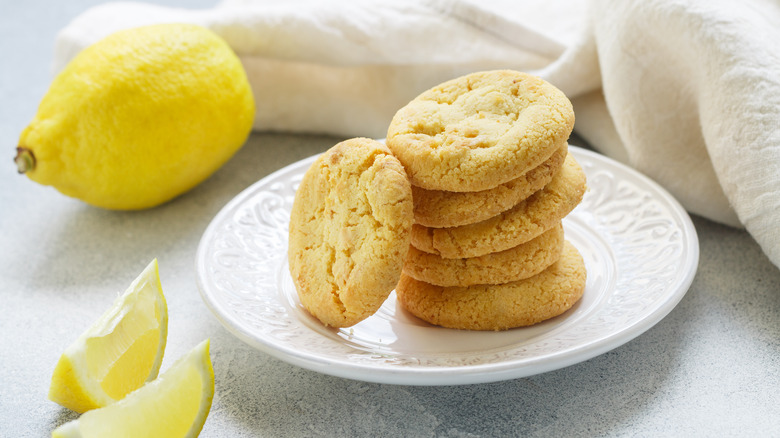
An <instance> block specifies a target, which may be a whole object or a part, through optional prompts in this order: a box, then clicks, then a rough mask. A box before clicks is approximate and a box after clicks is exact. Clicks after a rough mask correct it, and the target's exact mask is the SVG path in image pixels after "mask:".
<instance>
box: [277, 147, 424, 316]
mask: <svg viewBox="0 0 780 438" xmlns="http://www.w3.org/2000/svg"><path fill="white" fill-rule="evenodd" d="M413 220H414V219H413V212H412V188H411V186H410V184H409V180H408V179H407V178H406V174H405V173H404V169H403V167H401V164H400V163H399V162H398V160H397V159H396V158H395V157H393V155H392V154H391V153H390V150H389V149H387V147H386V146H385V145H383V144H382V143H379V142H377V141H374V140H371V139H367V138H354V139H350V140H346V141H343V142H341V143H339V144H337V145H335V146H333V147H332V148H330V149H329V150H328V151H327V152H325V153H324V154H322V155H321V156H320V157H319V158H317V160H316V161H314V163H313V164H312V165H311V166H310V167H309V169H308V170H307V171H306V173H305V174H304V176H303V180H302V181H301V184H300V185H299V186H298V190H297V191H296V193H295V200H294V201H293V206H292V211H291V213H290V230H289V243H288V261H289V264H290V274H291V276H292V279H293V282H294V283H295V287H296V290H297V292H298V297H299V298H300V300H301V304H303V306H304V307H305V308H306V309H307V310H308V311H309V312H310V313H311V314H312V315H314V316H315V317H316V318H317V319H319V320H320V321H321V322H322V323H323V324H325V325H327V326H330V327H349V326H351V325H354V324H356V323H358V322H360V321H362V320H363V319H365V318H367V317H368V316H370V315H372V314H373V313H374V312H376V311H377V309H379V307H380V306H381V305H382V303H383V302H384V301H385V299H387V296H388V295H390V293H391V292H392V291H393V288H394V287H395V285H396V283H397V282H398V278H399V277H400V275H401V268H402V266H403V263H404V259H405V257H406V253H407V250H408V248H409V239H410V232H411V228H412V223H413Z"/></svg>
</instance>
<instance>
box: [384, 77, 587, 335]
mask: <svg viewBox="0 0 780 438" xmlns="http://www.w3.org/2000/svg"><path fill="white" fill-rule="evenodd" d="M573 126H574V112H573V110H572V107H571V103H570V102H569V100H568V99H567V98H566V96H565V95H564V94H563V93H562V92H561V91H560V90H558V89H557V88H555V87H554V86H552V85H551V84H549V83H547V82H545V81H543V80H541V79H539V78H537V77H534V76H531V75H527V74H524V73H520V72H515V71H507V70H499V71H488V72H479V73H474V74H470V75H466V76H463V77H460V78H457V79H453V80H451V81H448V82H445V83H443V84H440V85H438V86H436V87H433V88H432V89H430V90H428V91H426V92H424V93H422V94H421V95H419V96H418V97H417V98H415V99H414V100H412V101H411V102H410V103H409V104H408V105H407V106H405V107H404V108H401V109H400V110H399V111H398V112H397V113H396V115H395V117H394V118H393V120H392V122H391V124H390V127H389V129H388V135H387V145H388V147H389V148H390V150H392V151H393V154H394V155H395V156H397V157H398V159H399V160H400V161H401V163H402V164H403V166H404V168H405V169H406V172H407V174H408V176H409V179H410V181H411V183H412V185H413V193H414V195H415V196H414V204H415V205H414V211H415V221H416V223H415V225H414V227H413V230H412V237H411V245H412V248H411V249H410V253H409V254H410V255H409V256H408V257H407V260H406V263H405V265H404V269H403V271H404V275H403V276H402V278H401V281H400V282H399V284H398V285H397V287H396V294H397V297H398V300H399V302H400V303H401V304H402V305H403V306H404V307H405V308H406V309H407V310H409V311H410V312H411V313H412V314H414V315H415V316H417V317H419V318H421V319H423V320H425V321H427V322H430V323H432V324H436V325H441V326H444V327H450V328H459V329H471V330H505V329H509V328H513V327H519V326H524V325H530V324H535V323H537V322H540V321H543V320H545V319H549V318H552V317H554V316H557V315H559V314H561V313H563V312H564V311H566V310H567V309H569V308H571V306H572V305H574V303H575V302H576V301H577V300H579V298H580V297H581V296H582V293H583V292H584V289H585V278H586V272H585V267H584V263H583V260H582V257H581V256H580V254H579V253H578V251H577V249H576V248H574V246H573V245H571V244H570V243H568V242H565V241H564V239H563V236H562V234H561V235H560V236H559V238H557V239H556V238H553V237H554V236H555V230H556V229H558V230H561V229H562V228H561V220H562V219H563V218H564V217H565V216H566V215H567V214H569V213H570V212H571V211H572V210H573V209H574V208H575V207H576V206H577V205H578V204H579V203H580V201H581V200H582V197H583V195H584V192H585V175H584V173H583V171H582V169H581V168H580V166H579V164H578V163H577V162H576V161H575V160H574V158H573V157H572V156H569V155H568V154H567V150H568V146H567V144H566V142H567V140H568V137H569V134H570V133H571V130H572V128H573ZM437 211H441V212H442V214H441V215H437ZM561 233H562V231H561Z"/></svg>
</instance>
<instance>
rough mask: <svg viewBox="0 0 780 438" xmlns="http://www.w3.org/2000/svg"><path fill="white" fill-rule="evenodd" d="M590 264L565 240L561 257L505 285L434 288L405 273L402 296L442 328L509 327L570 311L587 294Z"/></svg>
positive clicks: (400, 289) (399, 295)
mask: <svg viewBox="0 0 780 438" xmlns="http://www.w3.org/2000/svg"><path fill="white" fill-rule="evenodd" d="M586 276H587V274H586V270H585V263H584V261H583V259H582V256H581V255H580V253H579V252H578V251H577V249H576V248H575V247H574V246H573V245H572V244H571V243H569V242H566V243H565V247H564V250H563V254H562V255H561V258H560V259H559V260H558V261H557V262H555V263H553V264H552V265H551V266H550V267H549V268H547V269H545V270H544V271H542V272H541V273H539V274H537V275H535V276H533V277H530V278H527V279H525V280H520V281H515V282H511V283H505V284H499V285H475V286H467V287H442V286H434V285H431V284H428V283H424V282H421V281H418V280H415V279H413V278H412V277H409V276H407V275H403V276H402V277H401V281H400V282H399V283H398V286H396V296H397V298H398V301H399V302H400V303H401V305H402V306H403V307H404V308H405V309H407V310H408V311H409V312H411V313H412V314H413V315H415V316H417V317H418V318H420V319H422V320H424V321H426V322H429V323H431V324H435V325H439V326H442V327H449V328H456V329H468V330H506V329H510V328H514V327H522V326H528V325H532V324H536V323H538V322H541V321H544V320H547V319H550V318H552V317H555V316H558V315H560V314H562V313H563V312H565V311H566V310H568V309H570V308H571V307H572V306H573V305H574V304H575V303H576V302H577V301H578V300H579V299H580V298H581V297H582V294H583V293H584V292H585V281H586Z"/></svg>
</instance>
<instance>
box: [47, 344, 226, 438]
mask: <svg viewBox="0 0 780 438" xmlns="http://www.w3.org/2000/svg"><path fill="white" fill-rule="evenodd" d="M213 398H214V368H213V367H212V366H211V357H210V356H209V340H208V339H206V340H205V341H203V342H201V343H200V344H199V345H198V346H196V347H195V348H193V349H192V350H191V351H190V352H189V353H187V354H186V355H185V356H183V357H182V358H181V359H179V360H178V361H176V363H174V364H173V366H171V368H170V369H168V370H167V371H166V372H165V373H163V374H161V375H160V377H158V378H157V379H156V380H154V381H152V382H149V383H147V384H146V385H144V386H142V387H141V388H140V389H138V390H136V391H134V392H131V393H130V394H128V395H127V397H125V398H124V399H122V400H120V401H118V402H116V403H114V404H112V405H110V406H106V407H104V408H100V409H95V410H92V411H89V412H87V413H85V414H84V415H82V416H81V417H79V418H78V419H77V420H73V421H71V422H69V423H65V424H63V425H62V426H60V427H58V428H57V429H55V430H54V431H53V432H52V437H53V438H75V437H81V438H90V437H113V438H123V437H128V438H129V437H146V438H154V437H161V438H175V437H196V436H198V434H199V433H200V431H201V429H203V424H204V423H205V422H206V417H207V416H208V414H209V410H210V409H211V400H212V399H213Z"/></svg>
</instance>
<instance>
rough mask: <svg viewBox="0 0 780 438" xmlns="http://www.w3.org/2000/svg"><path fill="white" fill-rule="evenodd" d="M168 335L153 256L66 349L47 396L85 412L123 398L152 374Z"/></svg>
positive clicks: (158, 362)
mask: <svg viewBox="0 0 780 438" xmlns="http://www.w3.org/2000/svg"><path fill="white" fill-rule="evenodd" d="M167 335H168V308H167V305H166V303H165V297H164V296H163V293H162V286H161V285H160V274H159V267H158V265H157V259H155V260H153V261H152V262H151V263H150V264H149V266H147V267H146V269H144V271H143V272H142V273H141V274H140V275H139V276H138V278H136V279H135V281H133V283H132V284H131V285H130V287H129V288H128V289H127V291H125V293H124V294H122V295H121V296H119V297H118V298H117V299H116V300H115V301H114V304H113V306H112V307H111V308H110V309H108V311H106V313H104V314H103V315H102V316H101V317H100V319H98V320H97V321H95V323H94V324H93V325H92V326H91V327H90V328H88V329H87V330H86V331H85V332H84V333H83V334H82V335H81V336H80V337H79V338H78V339H77V340H76V341H75V342H74V343H73V344H71V345H70V346H68V348H66V349H65V352H64V353H63V354H62V356H60V359H59V361H58V362H57V366H56V367H55V369H54V375H53V376H52V380H51V386H50V388H49V399H50V400H52V401H54V402H57V403H59V404H61V405H62V406H65V407H66V408H69V409H72V410H74V411H76V412H86V411H88V410H90V409H95V408H100V407H103V406H107V405H109V404H111V403H114V402H115V401H116V400H120V399H122V398H123V397H124V396H125V395H127V394H128V393H129V392H131V391H133V390H135V389H138V388H140V387H141V386H143V384H144V383H146V382H148V381H151V380H154V378H155V377H157V373H158V372H159V371H160V364H161V363H162V358H163V353H164V352H165V342H166V338H167Z"/></svg>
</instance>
